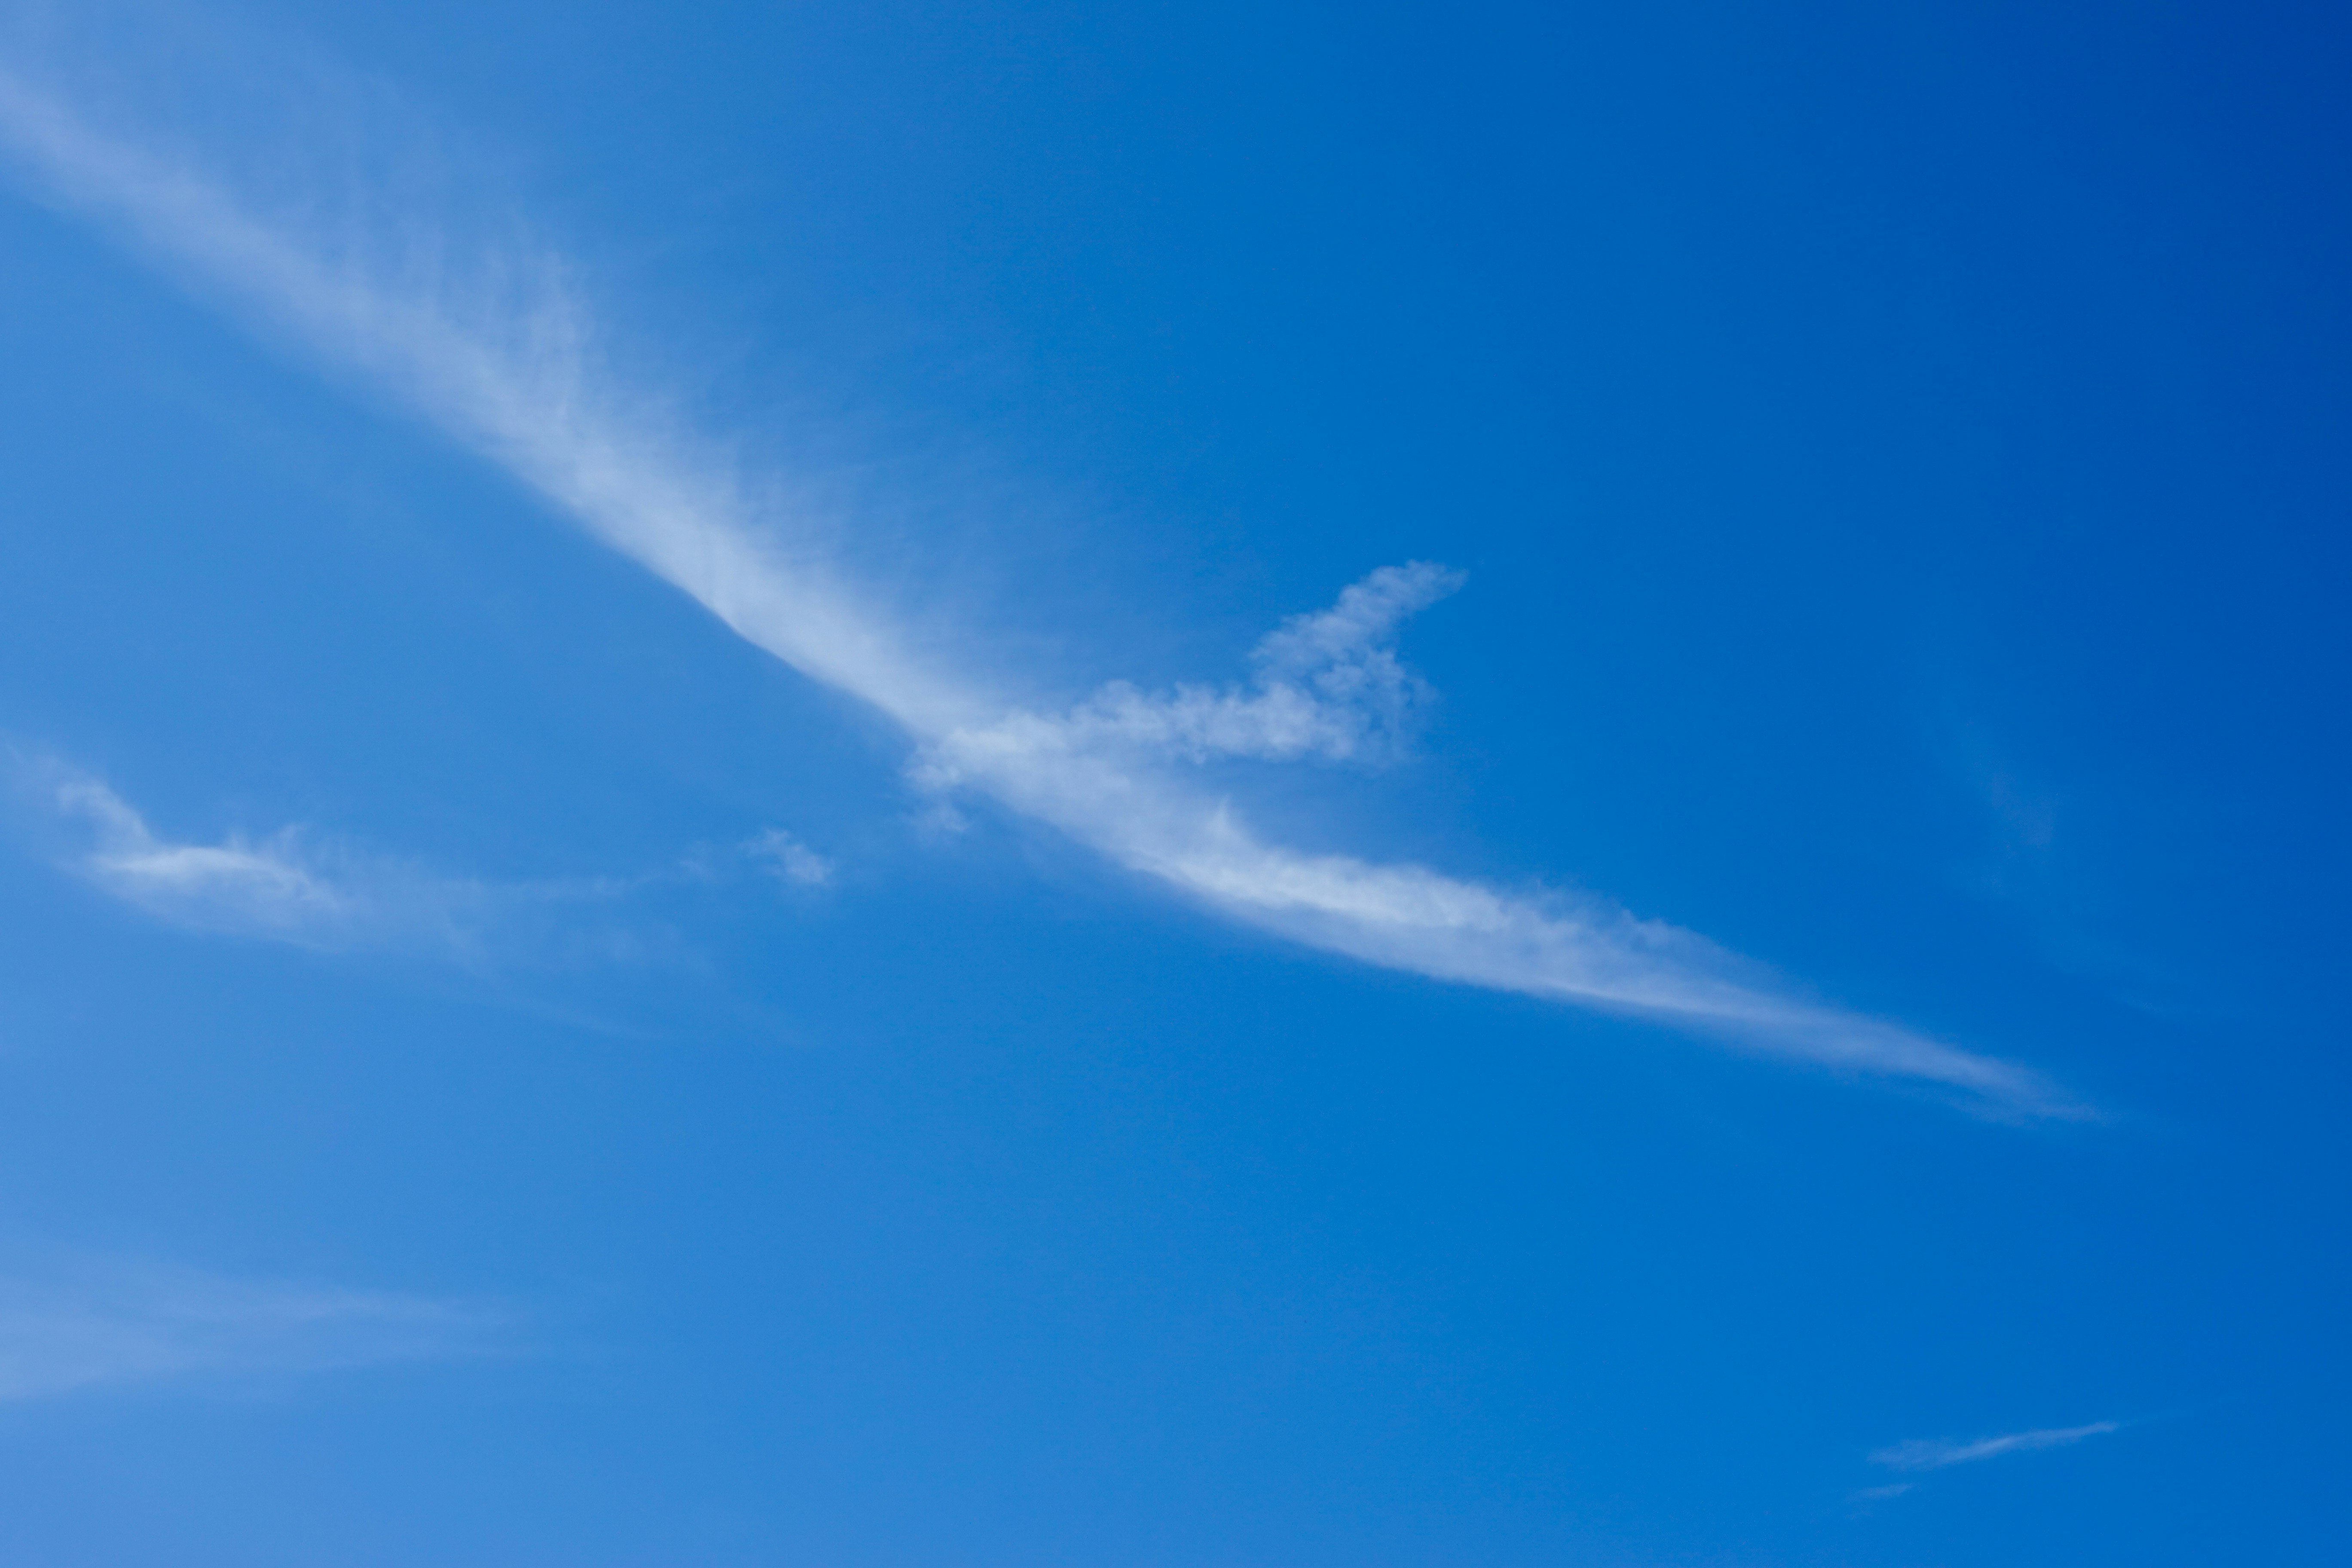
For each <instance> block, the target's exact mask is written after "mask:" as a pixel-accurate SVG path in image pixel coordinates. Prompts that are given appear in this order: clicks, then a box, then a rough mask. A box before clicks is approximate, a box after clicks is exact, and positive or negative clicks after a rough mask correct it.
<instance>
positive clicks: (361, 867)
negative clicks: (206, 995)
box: [0, 747, 821, 968]
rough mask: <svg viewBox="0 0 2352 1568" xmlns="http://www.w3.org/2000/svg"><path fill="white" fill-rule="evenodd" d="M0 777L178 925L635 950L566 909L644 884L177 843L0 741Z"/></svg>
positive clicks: (146, 906)
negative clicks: (470, 872) (521, 877)
mask: <svg viewBox="0 0 2352 1568" xmlns="http://www.w3.org/2000/svg"><path fill="white" fill-rule="evenodd" d="M0 783H5V784H11V785H13V786H14V789H15V793H16V796H17V798H18V800H19V801H20V803H22V804H24V805H29V806H30V807H31V808H32V813H33V816H34V817H35V821H36V827H37V834H38V836H39V837H44V838H46V839H47V840H48V842H49V847H50V848H51V850H52V853H53V856H54V858H55V859H56V860H57V862H58V864H59V865H60V866H62V867H63V868H65V869H66V870H68V871H69V872H71V873H72V874H74V875H75V876H77V877H79V878H80V879H83V880H84V881H86V882H89V884H90V885H91V886H93V887H96V888H98V889H100V890H101V891H103V892H105V893H108V894H110V895H111V896H112V897H114V898H117V899H120V900H122V901H123V902H124V903H127V904H130V905H131V906H132V907H133V908H135V909H138V910H142V911H143V912H144V913H146V914H148V915H151V916H152V917H154V918H155V919H158V920H161V921H167V922H169V923H171V924H173V925H177V926H182V927H185V928H187V929H189V930H193V931H212V932H216V933H219V934H222V935H228V936H240V937H247V938H255V939H259V940H264V941H269V942H287V943H289V944H291V945H294V946H297V947H307V948H312V949H317V950H320V951H332V952H351V951H360V950H367V951H375V952H398V953H404V954H413V955H419V956H425V957H431V958H435V959H437V960H441V961H445V962H452V963H457V964H460V965H463V966H467V967H473V968H485V967H491V966H497V965H506V964H514V963H526V964H538V963H565V962H572V961H583V960H584V961H602V960H611V959H621V958H636V957H643V956H645V955H646V943H645V941H644V939H643V938H642V937H640V936H638V935H634V934H631V933H630V932H627V931H622V930H619V929H617V928H615V927H612V926H610V925H609V924H604V925H600V924H598V923H597V922H596V921H593V920H592V921H588V922H587V923H585V924H583V923H582V921H581V919H580V911H581V910H583V909H608V908H610V907H611V906H614V905H615V904H617V903H618V902H619V901H620V900H623V899H624V898H625V896H626V895H628V894H629V893H631V892H632V891H634V890H635V889H641V888H643V887H645V886H646V885H647V884H649V883H650V882H652V881H654V880H656V879H652V878H644V877H637V878H619V877H601V878H574V879H564V880H546V881H537V882H527V881H518V882H488V881H483V880H480V879H474V878H465V877H448V876H442V875H437V874H436V873H434V872H431V871H428V870H425V869H423V868H419V867H416V866H415V865H411V864H409V863H407V862H404V861H401V860H396V859H393V858H388V857H385V856H381V855H372V854H368V853H365V852H363V851H362V850H359V849H356V848H353V847H351V846H349V845H347V844H343V843H341V842H338V841H336V840H333V839H330V838H326V837H321V836H320V835H317V834H314V833H311V832H309V831H307V830H305V829H303V828H301V827H299V826H294V827H281V828H279V829H278V830H277V831H275V832H272V833H269V834H267V835H265V836H262V837H247V836H246V835H243V834H236V833H232V834H230V835H229V836H227V837H225V838H223V839H222V840H220V841H219V842H217V843H211V844H204V843H186V842H182V841H179V840H175V839H173V838H169V837H164V836H163V835H162V834H159V833H157V832H156V831H155V830H154V828H153V827H152V826H150V825H149V823H148V821H147V818H146V817H145V816H144V815H142V813H141V812H140V811H139V810H138V809H137V808H136V807H135V806H133V805H131V803H130V802H129V801H126V800H125V799H123V798H122V796H121V795H119V794H117V793H116V792H115V791H114V790H113V789H112V788H110V786H109V785H108V784H106V783H105V782H104V781H103V780H101V779H100V778H99V777H97V776H96V775H95V774H93V773H89V772H87V771H85V770H83V769H81V768H78V767H76V766H74V765H73V764H72V763H68V762H65V761H63V760H61V759H59V758H58V757H56V756H54V755H50V754H47V753H44V752H33V751H27V750H25V749H23V748H17V747H8V748H0ZM820 864H821V863H820Z"/></svg>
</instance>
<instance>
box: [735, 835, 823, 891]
mask: <svg viewBox="0 0 2352 1568" xmlns="http://www.w3.org/2000/svg"><path fill="white" fill-rule="evenodd" d="M743 853H744V854H746V855H747V856H749V857H751V863H752V864H753V865H755V866H757V867H759V868H761V870H763V871H765V872H767V873H768V875H770V876H772V877H774V878H775V879H778V880H779V881H784V882H790V883H792V884H793V886H795V887H802V888H822V887H824V885H825V884H826V883H827V882H830V881H832V880H833V862H832V861H830V860H828V859H826V858H824V856H822V855H820V854H818V853H817V852H816V851H815V850H814V849H812V848H810V847H808V846H807V845H805V844H803V843H802V842H801V841H800V840H799V839H797V838H795V837H793V836H792V835H791V834H789V833H787V832H785V831H784V830H783V829H782V828H781V827H770V828H764V829H762V830H761V832H760V833H759V834H758V835H757V836H756V837H753V838H752V839H751V842H750V843H748V844H746V845H744V846H743Z"/></svg>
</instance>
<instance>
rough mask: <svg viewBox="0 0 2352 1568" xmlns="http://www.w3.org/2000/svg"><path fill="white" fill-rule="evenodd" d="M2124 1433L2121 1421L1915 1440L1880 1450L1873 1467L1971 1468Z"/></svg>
mask: <svg viewBox="0 0 2352 1568" xmlns="http://www.w3.org/2000/svg"><path fill="white" fill-rule="evenodd" d="M2122 1430H2123V1423H2122V1422H2120V1421H2093V1422H2091V1423H2089V1424H2088V1425H2086V1426H2044V1427H2040V1428H2037V1429H2036V1430H2033V1431H2031V1432H2004V1433H2002V1434H2001V1435H2000V1436H1997V1437H1976V1438H1971V1439H1969V1440H1968V1441H1965V1442H1963V1441H1960V1440H1958V1439H1955V1438H1950V1437H1914V1438H1911V1439H1910V1440H1908V1441H1907V1442H1902V1443H1896V1444H1895V1445H1894V1446H1892V1447H1885V1448H1881V1449H1879V1450H1878V1451H1877V1452H1876V1453H1874V1454H1872V1455H1871V1456H1870V1462H1871V1463H1872V1464H1874V1465H1884V1466H1885V1467H1886V1468H1889V1469H1893V1470H1942V1469H1948V1468H1951V1467H1952V1466H1954V1465H1973V1464H1977V1463H1979V1462H1980V1461H1982V1460H1985V1459H1998V1458H2000V1457H2001V1456H2002V1455H2004V1454H2037V1453H2040V1452H2041V1451H2042V1450H2043V1449H2045V1448H2069V1447H2074V1445H2075V1444H2077V1443H2080V1442H2083V1441H2084V1439H2086V1438H2091V1437H2104V1436H2106V1435H2107V1434H2108V1433H2110V1432H2120V1431H2122Z"/></svg>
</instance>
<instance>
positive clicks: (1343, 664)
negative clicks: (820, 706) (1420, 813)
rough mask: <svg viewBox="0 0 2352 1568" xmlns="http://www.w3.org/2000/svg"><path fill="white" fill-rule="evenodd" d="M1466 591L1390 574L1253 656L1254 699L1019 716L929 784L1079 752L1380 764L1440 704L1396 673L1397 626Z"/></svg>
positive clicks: (1182, 689)
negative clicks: (1016, 759)
mask: <svg viewBox="0 0 2352 1568" xmlns="http://www.w3.org/2000/svg"><path fill="white" fill-rule="evenodd" d="M1461 585H1462V574H1460V573H1458V572H1451V571H1448V570H1447V569H1446V568H1444V567H1443V566H1438V565H1434V564H1432V563H1429V562H1426V561H1415V562H1412V563H1408V564H1406V565H1403V566H1383V567H1381V569H1380V570H1379V571H1377V572H1374V573H1373V574H1371V575H1370V576H1369V577H1366V578H1365V579H1364V580H1363V581H1362V582H1360V583H1358V584H1354V585H1353V586H1352V587H1349V589H1347V590H1346V591H1345V592H1344V593H1342V594H1341V595H1339V603H1338V604H1337V605H1333V606H1332V607H1331V608H1330V609H1328V610H1325V611H1323V612H1321V613H1320V614H1318V615H1309V616H1293V617H1292V618H1291V619H1289V620H1288V621H1286V622H1284V623H1283V625H1282V626H1281V627H1280V629H1278V630H1276V631H1275V632H1273V633H1271V634H1269V635H1268V636H1267V637H1265V640H1264V641H1262V642H1260V643H1259V644H1258V646H1257V647H1256V648H1255V651H1253V652H1252V653H1251V655H1250V662H1251V664H1252V665H1253V666H1254V667H1255V673H1254V678H1253V679H1252V681H1251V683H1250V685H1249V686H1248V687H1247V688H1233V687H1228V688H1225V689H1222V690H1221V689H1213V688H1210V687H1205V686H1179V687H1177V688H1176V689H1175V690H1173V691H1171V692H1167V693H1163V694H1159V695H1149V694H1146V693H1144V692H1142V691H1139V690H1138V689H1136V688H1135V687H1133V686H1131V685H1129V683H1128V682H1126V681H1124V680H1116V681H1113V682H1111V683H1110V684H1109V685H1108V686H1105V687H1104V688H1103V689H1101V690H1100V691H1098V692H1097V693H1096V694H1095V695H1094V696H1093V697H1092V698H1091V699H1089V700H1087V701H1086V702H1084V703H1082V704H1080V705H1079V706H1077V707H1076V708H1074V709H1072V710H1069V711H1068V712H1067V713H1065V714H1061V715H1057V716H1050V717H1049V716H1045V715H1041V714H1036V713H1031V712H1028V711H1025V710H1015V711H1013V712H1012V713H1010V714H1008V715H1006V716H1005V717H1003V718H1002V719H999V720H997V721H994V722H993V723H991V724H988V725H985V726H982V727H978V728H973V729H959V730H957V731H953V732H952V733H950V735H948V736H947V738H946V739H945V740H943V741H941V742H940V743H939V744H938V745H937V746H935V747H934V748H933V749H932V752H931V753H930V755H929V757H928V758H927V759H926V761H925V763H924V766H923V769H922V772H923V773H925V774H926V775H927V776H928V777H929V778H931V779H933V780H934V781H936V782H940V783H952V782H954V780H955V779H956V778H957V777H958V776H959V775H960V773H961V759H963V758H964V757H966V756H974V757H977V756H980V755H982V754H992V755H996V756H1000V757H1001V756H1003V755H1005V754H1008V753H1027V754H1029V757H1030V760H1031V763H1032V765H1035V764H1037V763H1041V762H1043V761H1045V759H1049V758H1052V757H1054V756H1059V755H1068V754H1071V753H1074V752H1119V753H1128V754H1130V755H1143V756H1170V757H1178V758H1182V759H1184V760H1187V761H1191V762H1196V763H1197V762H1205V761H1207V760H1209V759H1210V758H1213V757H1255V758H1261V759H1265V760H1266V761H1271V762H1292V761H1297V760H1298V759H1301V758H1316V759H1319V760H1322V761H1326V762H1335V763H1345V762H1379V761H1382V760H1385V759H1387V758H1388V757H1391V756H1392V755H1394V754H1395V753H1396V752H1397V751H1399V750H1400V749H1401V748H1402V745H1403V743H1404V742H1405V740H1406V738H1407V729H1408V726H1409V724H1410V722H1411V721H1412V716H1413V712H1414V710H1415V709H1416V708H1419V707H1422V706H1423V705H1425V704H1427V702H1428V701H1429V700H1430V692H1429V688H1428V686H1427V684H1426V683H1425V682H1423V680H1422V679H1420V677H1418V676H1416V675H1414V674H1412V672H1411V671H1410V670H1408V669H1406V668H1404V666H1403V665H1402V664H1401V663H1399V662H1398V660H1397V657H1396V648H1395V646H1394V645H1395V635H1396V628H1397V626H1398V623H1400V622H1401V621H1402V620H1403V619H1404V618H1405V616H1409V615H1411V614H1412V612H1414V611H1415V610H1418V609H1421V608H1423V607H1424V606H1426V605H1430V604H1433V603H1434V602H1435V601H1436V600H1438V599H1440V598H1443V597H1444V595H1447V594H1451V593H1453V592H1454V590H1455V589H1457V588H1459V587H1460V586H1461Z"/></svg>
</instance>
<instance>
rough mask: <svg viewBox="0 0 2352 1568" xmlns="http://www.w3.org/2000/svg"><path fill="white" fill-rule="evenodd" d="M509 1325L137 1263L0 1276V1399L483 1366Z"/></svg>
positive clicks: (434, 1306) (448, 1307) (498, 1316)
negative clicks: (397, 1366) (482, 1358)
mask: <svg viewBox="0 0 2352 1568" xmlns="http://www.w3.org/2000/svg"><path fill="white" fill-rule="evenodd" d="M514 1323H515V1320H514V1319H513V1317H512V1315H511V1314H510V1313H508V1312H506V1311H504V1310H499V1309H495V1308H491V1307H488V1306H484V1305H480V1304H476V1303H467V1302H459V1301H449V1300H434V1299H430V1298H426V1297H421V1296H410V1295H403V1294H399V1293H395V1292H390V1291H380V1290H354V1289H343V1288H341V1287H333V1286H320V1285H305V1284H291V1283H285V1282H278V1281H256V1280H249V1279H229V1278H226V1277H224V1276H220V1275H215V1274H206V1273H201V1272H197V1271H194V1270H189V1269H178V1268H158V1267H153V1266H147V1265H142V1266H125V1265H119V1264H118V1265H110V1266H108V1267H104V1268H94V1269H83V1270H80V1271H77V1272H75V1273H72V1274H70V1275H68V1277H66V1278H62V1279H26V1278H22V1277H0V1401H19V1400H30V1399H41V1398H48V1397H53V1396H56V1395H58V1394H70V1393H75V1392H79V1391H82V1390H91V1389H101V1388H120V1387H126V1386H133V1385H149V1384H164V1383H180V1382H187V1381H191V1380H195V1379H205V1378H208V1379H213V1380H218V1379H222V1378H231V1379H235V1378H250V1377H256V1376H267V1375H271V1374H288V1373H319V1372H327V1371H334V1370H340V1369H344V1368H354V1367H364V1366H381V1365H386V1364H391V1363H416V1362H430V1361H444V1360H450V1359H454V1358H461V1357H468V1356H476V1355H482V1354H488V1353H493V1352H497V1351H499V1350H500V1349H502V1348H507V1346H508V1342H509V1337H510V1334H511V1331H512V1329H513V1327H514Z"/></svg>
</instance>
